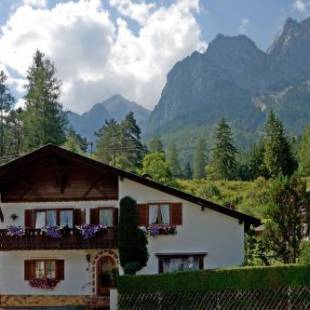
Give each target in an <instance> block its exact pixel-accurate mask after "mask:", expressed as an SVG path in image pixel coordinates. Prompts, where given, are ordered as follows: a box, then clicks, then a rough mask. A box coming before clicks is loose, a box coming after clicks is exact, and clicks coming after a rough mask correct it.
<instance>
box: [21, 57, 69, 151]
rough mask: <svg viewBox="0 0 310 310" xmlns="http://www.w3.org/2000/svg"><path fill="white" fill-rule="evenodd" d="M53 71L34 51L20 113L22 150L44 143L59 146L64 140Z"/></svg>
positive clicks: (56, 82) (46, 61) (63, 127)
mask: <svg viewBox="0 0 310 310" xmlns="http://www.w3.org/2000/svg"><path fill="white" fill-rule="evenodd" d="M55 74H56V70H55V66H54V64H53V63H52V62H51V61H50V60H49V59H47V58H46V57H45V55H44V54H43V53H41V52H40V51H36V53H35V55H34V58H33V63H32V65H31V66H30V68H29V70H28V74H27V85H26V90H27V93H26V96H25V100H26V108H25V111H24V113H23V115H22V120H23V130H24V139H23V145H24V150H25V151H29V150H32V149H34V148H37V147H39V146H42V145H45V144H47V143H54V144H57V145H60V144H63V143H64V142H65V140H66V136H65V127H66V124H67V122H66V115H65V113H64V112H63V110H62V105H61V104H60V103H59V102H58V99H59V96H60V84H61V83H60V81H59V80H57V78H56V77H55Z"/></svg>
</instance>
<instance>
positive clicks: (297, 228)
mask: <svg viewBox="0 0 310 310" xmlns="http://www.w3.org/2000/svg"><path fill="white" fill-rule="evenodd" d="M306 188H307V187H306V183H305V182H304V181H302V180H301V179H298V178H296V177H292V178H291V179H289V178H288V177H287V176H286V177H284V176H281V177H278V178H277V179H275V180H274V181H273V183H272V187H271V191H270V205H269V208H268V209H267V211H266V214H265V217H266V218H267V219H268V220H267V221H266V223H265V231H264V235H263V238H264V240H266V243H267V244H268V245H269V247H270V250H272V251H273V252H274V253H275V255H276V256H277V257H278V258H280V259H281V260H282V261H283V263H295V262H296V259H297V257H298V255H299V251H300V245H301V241H302V237H303V226H302V221H301V219H302V218H305V219H309V210H310V208H309V207H310V200H309V194H308V193H307V190H306Z"/></svg>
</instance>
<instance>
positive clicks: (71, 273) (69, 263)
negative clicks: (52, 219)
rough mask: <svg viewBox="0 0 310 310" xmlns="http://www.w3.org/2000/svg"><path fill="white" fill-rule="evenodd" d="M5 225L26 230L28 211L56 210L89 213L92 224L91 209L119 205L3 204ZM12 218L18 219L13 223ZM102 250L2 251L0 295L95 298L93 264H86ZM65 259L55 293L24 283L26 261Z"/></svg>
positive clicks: (0, 257)
mask: <svg viewBox="0 0 310 310" xmlns="http://www.w3.org/2000/svg"><path fill="white" fill-rule="evenodd" d="M0 205H1V209H2V212H3V215H4V219H5V221H4V223H0V229H5V228H7V226H9V225H16V226H17V225H21V226H24V213H25V212H24V211H25V210H27V209H50V208H52V209H57V208H77V209H85V210H86V223H89V220H90V214H89V213H90V212H89V211H90V209H92V208H95V207H105V206H111V207H115V206H117V205H118V202H117V201H78V202H77V201H75V202H40V203H39V202H32V203H2V204H0ZM12 214H16V215H17V216H18V218H17V219H16V220H15V221H13V220H12V218H11V215H12ZM98 252H100V250H72V251H71V250H57V251H54V250H38V251H36V250H33V251H8V252H1V251H0V294H1V295H3V294H8V295H14V294H17V295H80V296H82V295H89V294H93V288H94V285H95V284H94V283H93V281H94V279H95V277H94V276H93V272H94V271H93V269H92V268H91V267H93V266H92V261H91V262H90V264H89V263H88V262H87V261H86V255H87V254H90V255H91V260H92V259H93V258H94V257H95V256H96V254H97V253H98ZM44 258H46V259H54V258H55V259H64V260H65V280H63V281H60V282H59V283H58V285H57V286H56V288H55V289H53V290H42V289H37V288H32V287H31V286H30V285H29V283H28V281H25V280H24V261H25V260H28V259H44Z"/></svg>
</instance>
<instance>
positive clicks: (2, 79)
mask: <svg viewBox="0 0 310 310" xmlns="http://www.w3.org/2000/svg"><path fill="white" fill-rule="evenodd" d="M6 82H7V76H6V75H5V73H4V71H2V70H1V71H0V157H1V158H2V157H3V156H4V155H5V152H6V145H7V144H8V141H6V139H5V126H6V124H7V122H6V118H7V114H8V113H9V111H10V110H11V109H12V106H13V104H14V101H15V100H14V97H13V96H12V95H11V93H10V90H9V88H8V86H7V85H6Z"/></svg>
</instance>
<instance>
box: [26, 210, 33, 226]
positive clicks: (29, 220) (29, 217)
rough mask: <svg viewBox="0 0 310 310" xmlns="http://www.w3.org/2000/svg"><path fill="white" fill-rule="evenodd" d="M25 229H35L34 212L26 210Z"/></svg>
mask: <svg viewBox="0 0 310 310" xmlns="http://www.w3.org/2000/svg"><path fill="white" fill-rule="evenodd" d="M25 227H26V228H34V211H33V210H25Z"/></svg>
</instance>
